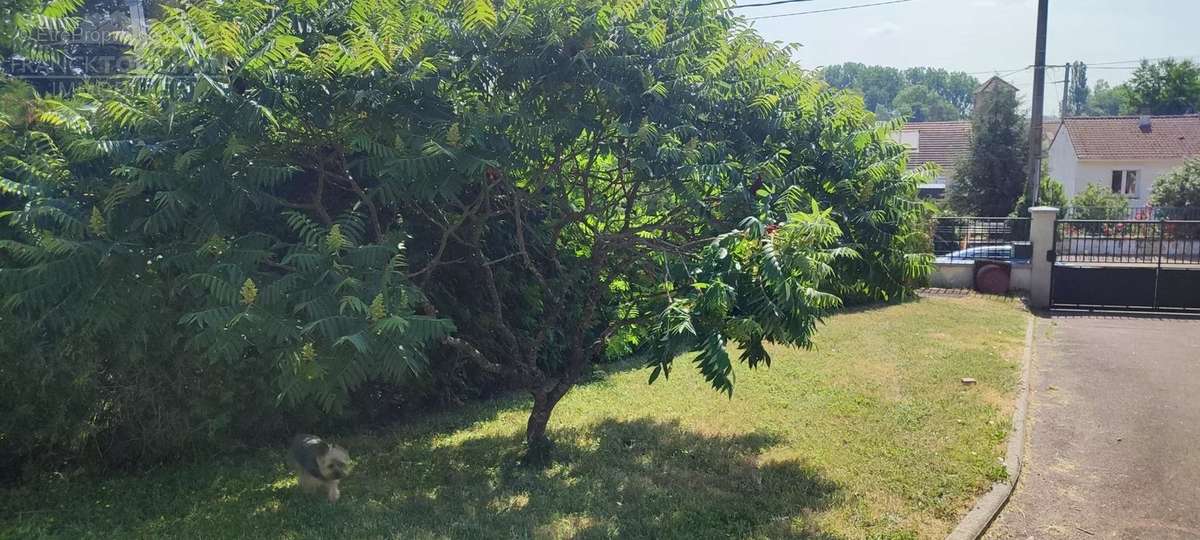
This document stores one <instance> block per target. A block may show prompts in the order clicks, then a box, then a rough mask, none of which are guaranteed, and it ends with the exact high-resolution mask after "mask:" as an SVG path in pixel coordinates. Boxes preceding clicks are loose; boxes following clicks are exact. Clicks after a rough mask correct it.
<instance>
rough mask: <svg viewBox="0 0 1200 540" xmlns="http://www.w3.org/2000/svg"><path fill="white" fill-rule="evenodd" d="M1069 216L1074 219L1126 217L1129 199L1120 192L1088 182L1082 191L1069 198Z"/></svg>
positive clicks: (1127, 215)
mask: <svg viewBox="0 0 1200 540" xmlns="http://www.w3.org/2000/svg"><path fill="white" fill-rule="evenodd" d="M1071 217H1072V218H1074V219H1127V218H1128V217H1129V199H1127V198H1125V196H1123V195H1121V194H1120V193H1113V192H1112V191H1111V190H1109V189H1107V188H1105V187H1102V186H1100V185H1099V184H1088V186H1087V188H1085V189H1084V190H1083V192H1081V193H1079V194H1078V195H1076V196H1075V198H1074V199H1072V200H1071Z"/></svg>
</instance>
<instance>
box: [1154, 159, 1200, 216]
mask: <svg viewBox="0 0 1200 540" xmlns="http://www.w3.org/2000/svg"><path fill="white" fill-rule="evenodd" d="M1150 204H1152V205H1154V206H1162V207H1167V208H1200V157H1193V158H1191V159H1188V160H1187V161H1185V162H1184V164H1183V165H1181V166H1180V167H1179V168H1177V169H1175V170H1173V171H1171V172H1169V173H1167V174H1165V175H1163V176H1161V177H1159V178H1158V179H1157V180H1155V181H1154V188H1153V189H1152V190H1151V192H1150Z"/></svg>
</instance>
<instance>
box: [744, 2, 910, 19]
mask: <svg viewBox="0 0 1200 540" xmlns="http://www.w3.org/2000/svg"><path fill="white" fill-rule="evenodd" d="M912 1H913V0H891V1H890V2H875V3H873V4H856V5H853V6H841V7H835V8H826V9H813V10H809V11H794V12H792V13H777V14H775V15H760V16H758V17H749V19H750V20H752V21H753V20H757V19H775V18H779V17H794V16H796V15H811V14H813V13H829V12H832V11H845V10H848V9H862V8H869V7H875V6H886V5H888V4H903V3H905V2H912Z"/></svg>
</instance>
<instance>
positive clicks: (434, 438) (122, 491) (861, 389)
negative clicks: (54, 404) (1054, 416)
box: [0, 296, 1025, 539]
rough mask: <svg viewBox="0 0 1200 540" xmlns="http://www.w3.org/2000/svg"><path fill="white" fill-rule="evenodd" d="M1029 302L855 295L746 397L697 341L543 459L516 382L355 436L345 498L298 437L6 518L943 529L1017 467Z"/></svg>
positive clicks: (152, 532) (71, 529)
mask: <svg viewBox="0 0 1200 540" xmlns="http://www.w3.org/2000/svg"><path fill="white" fill-rule="evenodd" d="M1024 320H1025V315H1024V312H1023V311H1022V309H1021V307H1020V305H1019V304H1018V303H1017V302H1015V301H1011V300H1002V299H987V298H982V297H975V296H968V297H960V298H945V297H932V298H925V299H922V300H920V301H917V302H911V303H908V304H904V305H898V306H889V307H883V308H878V309H870V310H863V311H857V312H850V313H845V314H840V315H838V316H835V317H833V318H831V319H830V320H829V321H828V323H827V324H826V325H825V326H824V327H822V329H821V330H820V335H819V338H818V341H817V348H816V349H815V350H813V351H798V350H790V349H775V350H774V351H772V352H773V353H774V355H775V362H774V365H773V367H771V368H770V369H768V370H759V371H750V370H746V369H744V368H743V369H741V370H739V372H738V380H737V387H736V391H735V393H734V396H733V398H732V399H729V398H726V397H724V396H723V395H721V394H718V393H716V392H714V391H713V390H711V389H710V388H709V387H707V386H706V384H705V383H704V381H703V379H702V378H701V377H700V376H698V375H697V374H696V373H695V372H694V370H692V369H691V368H690V367H689V366H687V365H685V364H686V363H687V361H686V359H680V362H679V364H680V365H678V366H677V369H676V370H675V372H674V374H673V375H672V377H671V378H670V380H668V381H665V382H664V381H659V382H656V383H655V384H654V385H647V384H646V380H647V376H648V373H647V372H646V371H645V370H642V369H634V367H635V366H611V367H610V368H609V371H610V372H609V373H608V374H604V375H601V376H599V377H597V378H596V380H594V381H593V382H591V383H589V384H586V385H584V386H581V387H578V388H576V389H575V390H573V391H572V392H571V393H570V394H569V395H568V396H567V397H566V399H565V400H564V401H563V402H562V403H561V404H560V405H559V407H558V409H557V410H556V411H555V413H554V418H553V419H552V420H551V428H552V432H551V436H552V437H553V438H554V439H555V440H556V442H557V444H558V446H557V448H556V450H555V452H556V453H555V462H554V464H553V465H551V466H550V467H549V468H547V469H545V470H532V469H528V468H522V467H520V466H517V465H515V464H514V463H515V461H516V458H517V456H518V455H519V452H520V449H521V433H522V428H523V425H524V421H525V414H526V412H527V406H528V403H527V401H526V400H523V399H517V398H512V399H508V400H500V401H493V402H488V403H480V404H476V405H472V406H469V407H466V408H464V409H462V410H458V411H454V412H452V413H446V414H441V415H437V416H434V417H431V418H429V419H428V420H426V421H423V422H420V423H417V424H413V425H405V426H400V427H398V428H396V429H395V430H393V431H389V432H386V433H379V434H373V435H363V436H359V437H355V438H352V439H350V440H347V441H343V442H344V443H345V445H346V446H347V447H348V448H349V449H350V451H351V454H352V455H353V457H354V458H355V459H356V460H357V467H356V470H355V472H354V474H353V475H352V476H351V478H350V479H348V480H347V481H345V482H344V483H343V487H342V500H341V501H340V502H339V503H338V504H336V505H328V504H324V503H322V502H320V501H319V500H314V499H311V498H307V497H303V496H301V495H300V494H298V493H297V490H296V485H295V480H294V478H292V477H291V476H290V475H289V474H288V471H287V469H286V468H285V466H284V464H283V459H282V454H283V452H282V449H280V450H279V451H263V452H257V453H253V454H249V455H243V456H235V457H224V458H216V459H214V460H212V461H209V462H203V463H194V464H180V465H176V466H172V467H169V468H163V469H158V470H155V471H153V472H148V473H144V474H142V475H139V476H128V477H118V478H111V479H102V480H81V479H71V480H59V481H51V482H46V483H39V484H35V485H27V486H24V487H21V488H19V489H16V490H9V491H7V492H0V501H3V502H0V537H4V538H8V537H22V538H26V537H42V536H53V537H70V538H79V537H100V538H124V537H162V536H170V537H185V538H186V537H193V538H212V537H246V538H333V537H339V538H404V539H409V538H414V539H419V538H446V537H453V538H608V537H622V538H728V537H739V538H783V537H803V538H934V537H941V536H943V535H945V534H946V533H947V532H948V531H949V530H950V529H951V528H953V526H954V524H955V522H956V521H957V519H958V517H959V516H960V515H962V514H963V513H965V511H966V510H967V508H968V507H969V506H970V504H971V502H972V501H973V500H974V498H975V497H976V496H977V495H978V494H980V493H981V492H982V491H984V490H985V489H986V487H987V486H988V485H989V484H990V483H991V482H992V481H993V480H996V479H998V478H1001V477H1002V476H1003V474H1004V470H1003V468H1002V467H1001V466H1000V464H999V461H998V459H999V458H1000V457H1001V455H1002V452H1001V446H1002V444H1001V443H1002V441H1003V439H1004V437H1005V435H1006V434H1007V432H1008V429H1009V421H1008V418H1009V414H1010V407H1011V402H1012V395H1013V391H1014V387H1015V382H1016V379H1017V363H1018V361H1019V358H1020V353H1021V346H1022V343H1023V333H1024V332H1023V330H1024ZM962 377H973V378H975V379H976V380H978V384H976V385H974V386H970V387H967V386H963V385H962V384H961V383H960V378H962Z"/></svg>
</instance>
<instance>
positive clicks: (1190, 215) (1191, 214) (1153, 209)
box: [1061, 206, 1200, 221]
mask: <svg viewBox="0 0 1200 540" xmlns="http://www.w3.org/2000/svg"><path fill="white" fill-rule="evenodd" d="M1061 215H1062V216H1063V217H1065V218H1066V219H1075V220H1119V221H1163V220H1167V221H1189V220H1190V221H1200V207H1195V206H1192V207H1167V206H1133V207H1127V208H1107V207H1102V206H1068V207H1067V208H1065V209H1064V211H1063V213H1062V214H1061Z"/></svg>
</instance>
